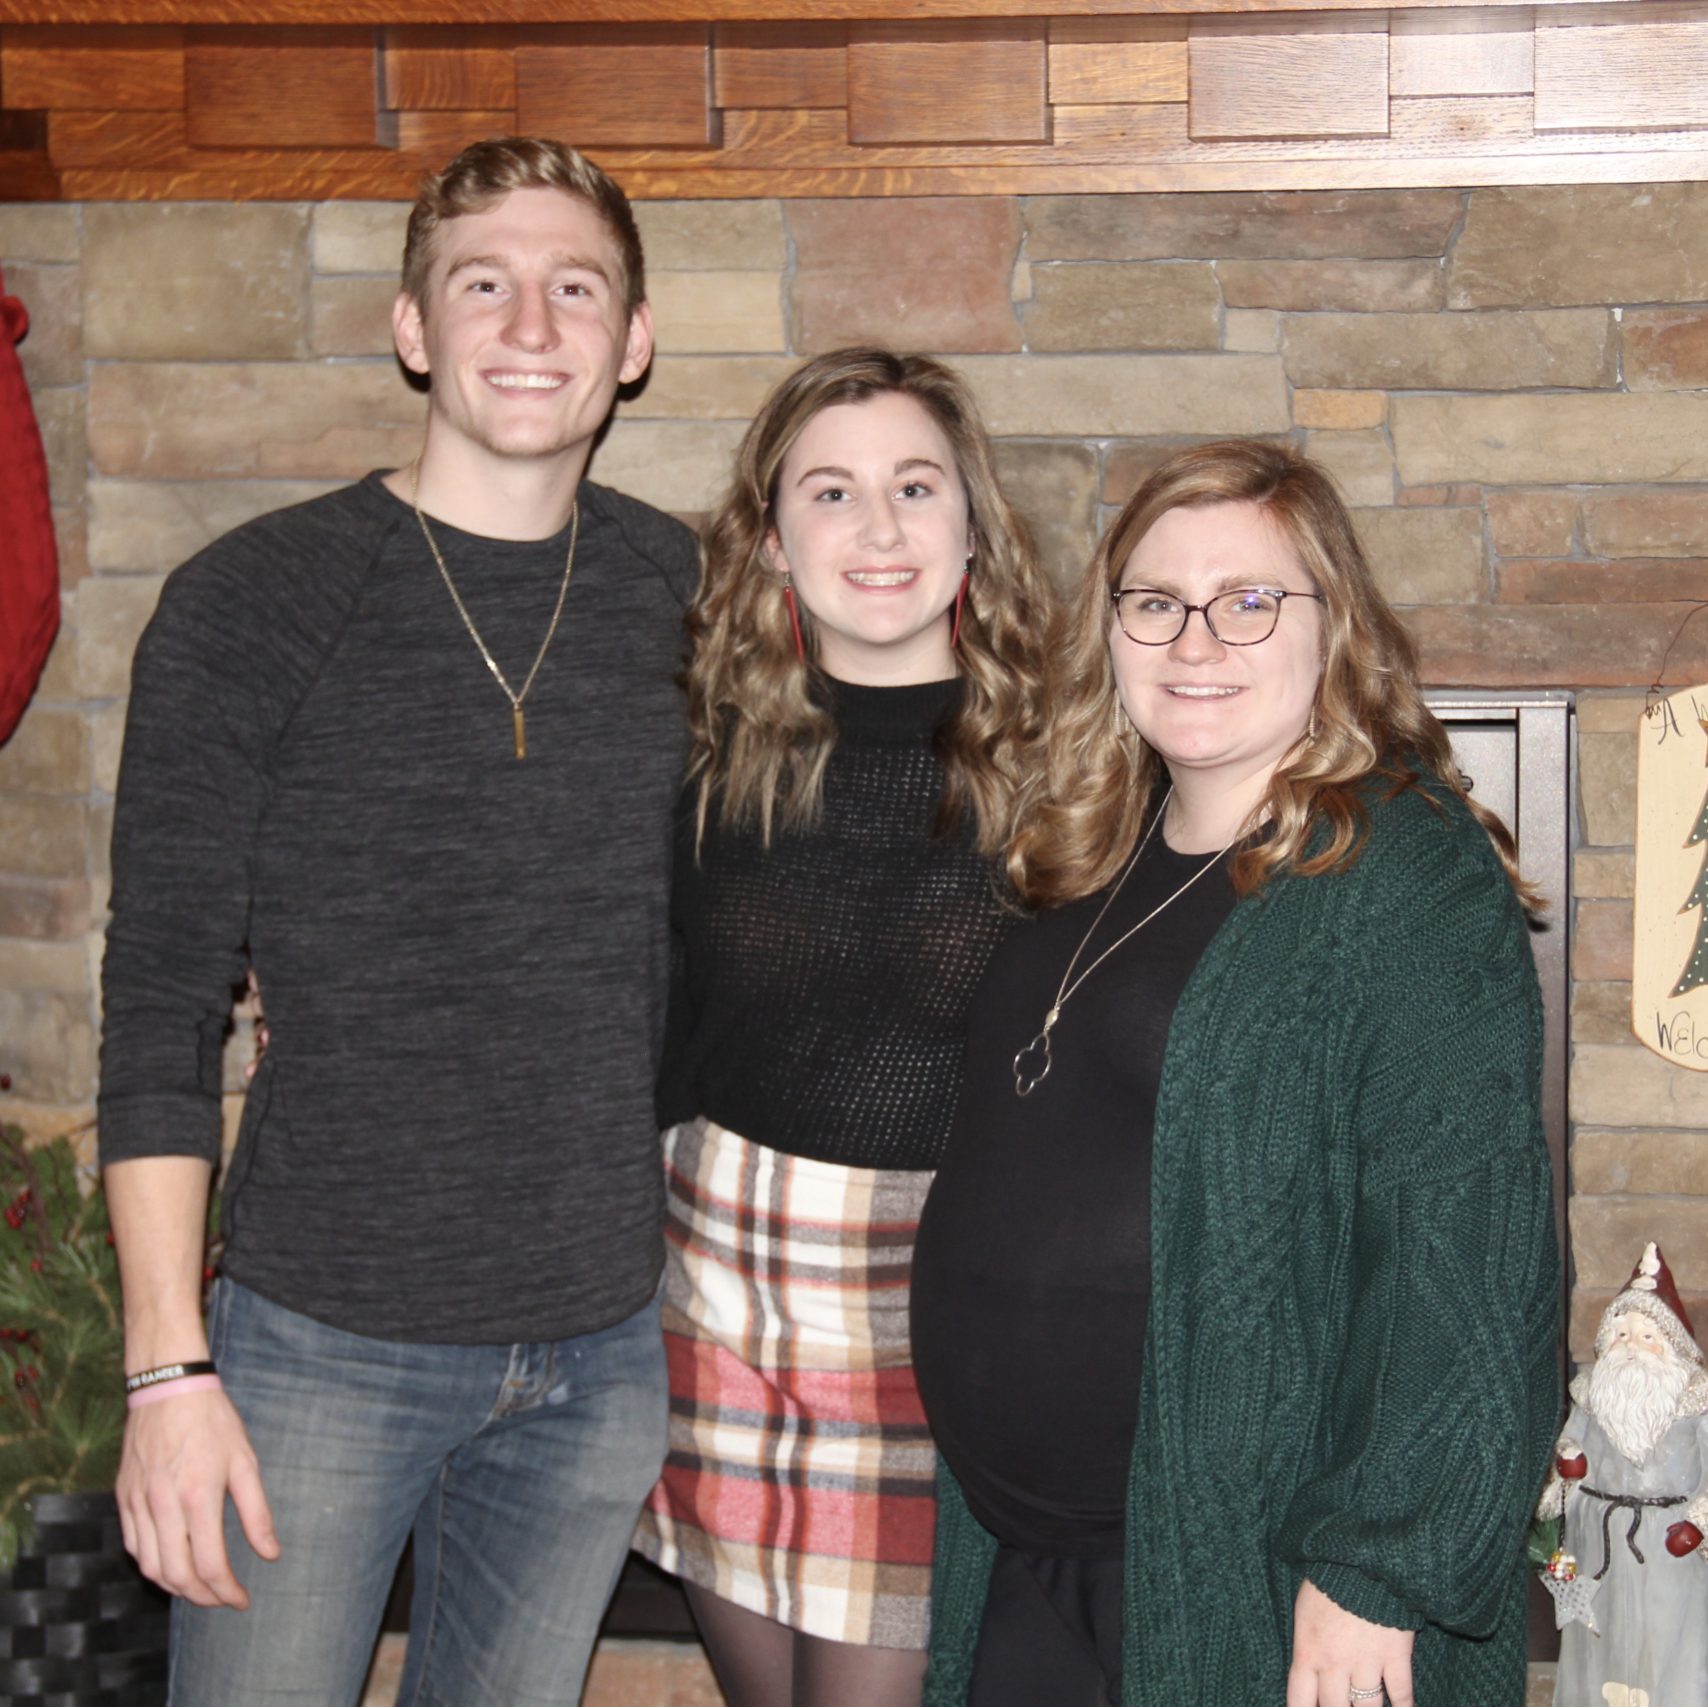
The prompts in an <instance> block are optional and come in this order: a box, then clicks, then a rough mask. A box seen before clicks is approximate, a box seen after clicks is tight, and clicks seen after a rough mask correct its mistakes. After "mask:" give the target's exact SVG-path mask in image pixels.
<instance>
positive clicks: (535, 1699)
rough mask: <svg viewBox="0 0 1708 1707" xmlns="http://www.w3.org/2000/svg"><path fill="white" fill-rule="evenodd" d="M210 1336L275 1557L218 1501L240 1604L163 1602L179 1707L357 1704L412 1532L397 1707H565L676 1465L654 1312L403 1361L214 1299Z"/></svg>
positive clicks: (311, 1325) (219, 1293) (577, 1690)
mask: <svg viewBox="0 0 1708 1707" xmlns="http://www.w3.org/2000/svg"><path fill="white" fill-rule="evenodd" d="M209 1331H210V1337H211V1341H212V1349H213V1356H214V1358H215V1360H216V1361H217V1362H218V1364H219V1370H220V1377H221V1379H222V1380H223V1382H224V1384H225V1388H226V1391H227V1393H228V1394H229V1395H230V1397H231V1400H232V1402H233V1403H234V1404H235V1405H236V1407H237V1410H238V1413H239V1414H240V1415H241V1416H242V1418H243V1421H244V1424H245V1425H246V1426H247V1428H248V1430H249V1437H250V1440H251V1442H252V1444H253V1445H254V1448H255V1452H256V1455H257V1457H258V1458H259V1459H260V1462H261V1479H262V1482H263V1483H264V1485H265V1487H266V1490H267V1498H268V1500H269V1502H270V1503H271V1505H272V1509H273V1517H274V1521H275V1523H276V1525H277V1529H278V1535H279V1545H280V1548H281V1553H280V1557H279V1558H278V1560H277V1561H276V1562H274V1563H271V1564H269V1563H267V1562H266V1561H264V1560H262V1559H261V1558H259V1557H258V1556H257V1555H256V1554H255V1553H254V1552H253V1551H252V1550H251V1549H250V1547H249V1545H248V1543H247V1542H245V1540H244V1539H243V1532H242V1529H241V1527H240V1526H239V1524H238V1521H237V1517H236V1514H235V1512H234V1511H233V1510H232V1508H231V1502H230V1501H229V1500H227V1502H226V1521H225V1543H226V1546H227V1548H228V1549H230V1553H231V1561H232V1566H233V1568H234V1569H235V1571H236V1572H237V1575H238V1578H239V1579H240V1580H241V1581H242V1583H243V1584H244V1586H245V1587H246V1588H247V1589H248V1590H249V1595H250V1606H249V1609H248V1610H247V1611H243V1612H238V1611H234V1610H232V1609H230V1608H226V1607H221V1608H212V1609H210V1608H204V1607H198V1606H192V1605H191V1604H189V1603H188V1602H187V1601H183V1600H180V1601H177V1602H175V1603H174V1606H173V1611H172V1661H171V1692H170V1700H171V1703H172V1707H252V1704H254V1707H258V1704H260V1703H262V1702H265V1703H266V1707H288V1704H300V1707H353V1704H354V1703H355V1702H356V1701H357V1699H358V1697H359V1695H360V1692H361V1686H362V1679H363V1677H364V1675H365V1673H366V1671H367V1667H368V1661H369V1656H370V1655H371V1653H372V1651H373V1646H374V1639H375V1637H376V1635H377V1633H378V1630H379V1622H380V1615H381V1613H382V1612H383V1611H384V1608H385V1601H386V1596H387V1594H388V1593H389V1591H390V1588H391V1582H392V1577H393V1574H394V1572H395V1571H396V1568H397V1561H398V1557H399V1555H400V1554H401V1553H402V1551H403V1545H404V1541H405V1539H406V1538H407V1537H408V1536H409V1534H410V1533H411V1532H412V1531H413V1533H414V1536H415V1598H414V1601H413V1603H412V1604H411V1607H410V1639H409V1651H408V1657H407V1659H406V1661H405V1664H404V1676H403V1687H402V1690H401V1692H400V1693H399V1696H398V1702H399V1707H486V1704H491V1707H532V1704H540V1707H545V1704H548V1703H549V1704H553V1707H556V1704H563V1707H573V1704H574V1703H576V1702H577V1701H579V1700H580V1698H581V1686H582V1680H583V1677H584V1674H585V1672H586V1669H587V1663H588V1659H589V1657H590V1655H591V1653H592V1648H593V1639H594V1636H595V1634H596V1633H597V1631H598V1627H599V1620H600V1618H601V1616H602V1615H603V1613H604V1610H605V1605H606V1602H607V1601H608V1600H609V1599H610V1597H611V1591H612V1589H613V1588H614V1586H615V1584H616V1580H617V1574H618V1572H619V1571H620V1570H621V1568H622V1564H623V1560H624V1557H625V1556H626V1554H627V1551H628V1544H629V1536H630V1533H631V1532H632V1530H633V1528H634V1523H635V1516H636V1513H637V1512H638V1511H639V1509H640V1503H641V1501H642V1500H643V1499H644V1498H645V1497H646V1494H647V1491H648V1489H649V1488H651V1486H652V1484H653V1481H654V1480H655V1478H656V1477H657V1475H658V1471H659V1467H660V1465H661V1464H662V1463H663V1460H664V1449H665V1413H666V1405H667V1398H666V1389H665V1375H664V1351H663V1345H662V1342H661V1339H660V1335H659V1324H658V1302H657V1300H656V1299H655V1300H654V1301H653V1302H652V1303H650V1304H648V1305H647V1306H646V1307H645V1308H644V1309H643V1310H641V1311H639V1312H638V1313H637V1314H635V1315H633V1316H631V1317H630V1318H629V1319H628V1320H627V1321H624V1322H619V1323H618V1324H617V1325H616V1326H615V1327H611V1328H606V1329H604V1330H603V1331H602V1332H600V1333H595V1334H585V1335H582V1336H581V1337H579V1338H576V1339H567V1340H560V1341H557V1342H556V1343H555V1344H533V1345H511V1346H448V1345H412V1344H401V1343H397V1342H394V1341H390V1340H372V1339H366V1338H363V1337H362V1336H360V1335H357V1334H349V1333H344V1332H342V1331H340V1330H339V1329H337V1328H330V1327H327V1326H325V1325H324V1324H323V1323H320V1322H316V1321H313V1320H311V1319H310V1318H309V1317H307V1316H302V1315H298V1314H297V1313H296V1312H295V1311H293V1310H287V1309H284V1308H282V1307H281V1306H280V1305H277V1304H271V1303H269V1302H268V1301H267V1300H266V1299H264V1298H262V1297H260V1296H258V1295H257V1294H256V1293H254V1292H250V1291H248V1290H247V1289H246V1288H244V1287H242V1286H239V1285H237V1284H235V1283H234V1282H232V1281H229V1280H223V1279H222V1280H221V1281H219V1282H218V1283H217V1284H216V1286H215V1289H214V1297H213V1303H212V1307H211V1312H210V1318H209Z"/></svg>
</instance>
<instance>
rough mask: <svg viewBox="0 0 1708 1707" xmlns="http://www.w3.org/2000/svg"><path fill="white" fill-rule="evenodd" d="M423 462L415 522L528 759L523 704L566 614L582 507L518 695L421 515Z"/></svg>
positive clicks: (417, 471)
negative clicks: (553, 600) (553, 603)
mask: <svg viewBox="0 0 1708 1707" xmlns="http://www.w3.org/2000/svg"><path fill="white" fill-rule="evenodd" d="M420 494H421V459H420V458H419V457H417V458H416V459H415V465H414V468H413V470H412V471H411V474H410V479H409V506H410V508H411V509H412V510H414V512H415V519H416V520H417V521H418V522H419V523H420V524H421V533H422V537H423V538H424V539H425V540H426V541H427V549H428V550H429V551H430V552H432V553H433V561H434V562H435V563H437V564H438V565H439V573H440V575H441V576H442V577H443V578H444V582H445V588H446V590H447V591H448V592H449V593H450V595H451V600H452V602H453V603H454V604H455V605H456V607H457V615H458V616H460V617H461V618H462V619H463V627H464V628H466V629H467V630H468V631H469V639H470V640H472V641H473V642H474V643H475V645H476V646H478V647H479V648H480V655H481V657H482V658H484V659H485V660H486V667H487V668H488V669H489V670H490V671H491V672H492V679H493V680H494V681H495V682H497V683H498V685H499V686H500V687H501V688H502V689H503V690H504V697H505V698H506V699H507V700H509V701H510V731H511V734H512V735H513V736H514V737H515V741H516V757H517V758H519V759H525V758H527V756H528V720H527V718H526V717H525V716H523V714H522V701H523V700H525V699H526V698H527V697H528V693H529V690H530V689H532V687H533V685H534V677H535V676H537V675H538V674H539V673H540V665H541V664H543V663H544V662H545V661H546V651H547V649H548V648H549V647H550V646H551V643H552V636H553V635H554V634H556V633H557V624H558V618H559V617H561V616H562V615H563V602H564V600H565V599H567V598H568V597H569V577H570V574H571V572H572V571H573V570H574V568H575V542H576V540H577V539H578V538H579V537H580V534H581V504H580V501H579V500H577V501H576V502H574V503H572V504H571V505H570V508H569V556H568V557H567V558H566V559H565V560H564V565H563V585H562V586H561V587H559V588H558V590H557V605H556V607H555V608H554V609H553V611H552V619H551V621H550V622H549V623H548V624H547V625H546V637H545V639H544V640H542V641H541V642H540V649H539V651H538V652H536V653H535V654H534V667H533V668H532V669H531V670H529V672H528V679H527V680H526V681H525V682H523V684H522V691H521V692H520V693H518V692H517V691H516V690H515V689H514V688H513V687H511V685H510V684H509V682H508V681H506V680H505V679H504V672H503V671H502V670H501V669H499V667H498V660H497V659H496V658H494V657H493V655H492V653H491V652H490V651H488V650H487V645H486V642H485V641H484V640H482V639H481V637H480V630H479V629H478V628H476V627H475V625H474V618H473V617H472V616H470V615H469V613H468V606H467V605H465V604H464V603H463V599H462V594H461V593H459V592H458V591H457V584H456V582H455V581H453V580H452V579H451V572H450V570H449V569H447V568H446V567H445V558H444V555H443V553H442V552H441V551H440V550H439V542H438V541H437V540H436V539H435V538H434V537H433V530H432V529H431V528H430V527H428V525H427V518H426V517H425V516H424V515H422V513H421V503H420Z"/></svg>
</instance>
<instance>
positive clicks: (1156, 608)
mask: <svg viewBox="0 0 1708 1707" xmlns="http://www.w3.org/2000/svg"><path fill="white" fill-rule="evenodd" d="M1321 597H1322V594H1321V593H1295V592H1293V591H1291V590H1290V589H1288V588H1286V587H1234V588H1232V589H1231V590H1229V591H1228V592H1225V593H1217V594H1216V596H1215V597H1214V598H1213V599H1207V600H1206V601H1205V602H1204V603H1203V604H1201V605H1189V604H1187V603H1186V602H1185V600H1184V599H1177V598H1175V597H1174V595H1173V594H1172V593H1160V592H1158V591H1157V589H1156V588H1155V587H1118V588H1117V589H1116V590H1115V591H1114V592H1112V593H1111V594H1110V595H1109V599H1110V602H1111V603H1112V604H1113V605H1114V607H1115V617H1116V620H1117V621H1118V622H1119V623H1120V624H1121V632H1122V633H1123V634H1124V635H1126V637H1127V638H1128V639H1129V640H1136V641H1137V642H1138V643H1139V644H1140V645H1141V646H1166V645H1168V643H1169V642H1170V641H1171V640H1178V639H1179V638H1180V636H1181V635H1183V634H1184V633H1185V632H1186V625H1187V623H1189V622H1190V621H1191V620H1192V613H1193V611H1195V610H1196V611H1202V612H1203V613H1204V626H1205V627H1206V628H1207V629H1209V631H1210V633H1211V635H1212V636H1213V637H1214V638H1215V639H1217V640H1219V641H1220V642H1221V643H1222V644H1223V645H1224V646H1255V645H1257V643H1258V642H1259V641H1260V640H1267V639H1268V638H1269V637H1270V635H1272V634H1273V633H1274V632H1275V625H1276V623H1278V622H1279V621H1280V620H1281V604H1282V601H1283V600H1284V599H1320V598H1321Z"/></svg>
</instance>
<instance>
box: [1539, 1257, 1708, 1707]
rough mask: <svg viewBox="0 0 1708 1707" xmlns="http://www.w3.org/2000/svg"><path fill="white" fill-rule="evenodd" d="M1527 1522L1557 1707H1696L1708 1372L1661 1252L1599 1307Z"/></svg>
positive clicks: (1706, 1664)
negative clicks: (1584, 1363)
mask: <svg viewBox="0 0 1708 1707" xmlns="http://www.w3.org/2000/svg"><path fill="white" fill-rule="evenodd" d="M1571 1390H1572V1409H1571V1415H1570V1416H1569V1417H1568V1418H1567V1419H1566V1427H1565V1432H1564V1433H1563V1434H1562V1435H1561V1436H1560V1440H1559V1444H1558V1446H1557V1447H1556V1448H1555V1459H1554V1468H1553V1471H1552V1473H1551V1474H1550V1475H1549V1477H1548V1483H1547V1486H1546V1487H1545V1488H1544V1489H1543V1491H1542V1501H1541V1504H1540V1506H1539V1507H1538V1508H1537V1515H1538V1516H1539V1517H1542V1518H1551V1517H1562V1518H1563V1523H1562V1534H1561V1544H1560V1551H1559V1552H1558V1553H1557V1554H1556V1555H1555V1557H1554V1559H1553V1560H1552V1561H1550V1564H1549V1567H1548V1569H1546V1570H1545V1571H1544V1572H1543V1577H1542V1580H1543V1582H1544V1584H1545V1585H1546V1586H1547V1588H1548V1592H1549V1593H1550V1594H1552V1595H1553V1597H1554V1602H1555V1614H1556V1618H1557V1621H1558V1623H1559V1625H1560V1631H1561V1634H1560V1669H1559V1679H1558V1682H1557V1683H1556V1685H1555V1689H1554V1703H1555V1707H1708V1549H1705V1548H1704V1546H1703V1532H1704V1531H1705V1530H1708V1367H1705V1365H1704V1362H1703V1356H1702V1348H1701V1347H1700V1346H1699V1345H1698V1344H1697V1343H1696V1337H1695V1334H1694V1331H1693V1330H1692V1328H1691V1326H1690V1318H1689V1317H1688V1316H1687V1315H1686V1314H1685V1311H1684V1305H1683V1303H1682V1301H1681V1300H1680V1298H1679V1296H1678V1289H1677V1288H1676V1287H1675V1286H1674V1285H1673V1279H1672V1273H1671V1271H1670V1270H1669V1269H1668V1268H1667V1265H1666V1262H1665V1260H1664V1259H1663V1258H1662V1256H1661V1253H1660V1251H1659V1249H1658V1248H1657V1247H1656V1246H1655V1245H1652V1244H1651V1245H1649V1246H1647V1247H1646V1248H1645V1250H1644V1251H1643V1256H1642V1260H1641V1261H1640V1262H1639V1263H1638V1264H1637V1267H1636V1270H1635V1271H1634V1272H1633V1274H1632V1276H1631V1278H1630V1279H1629V1280H1628V1281H1627V1282H1626V1283H1625V1285H1624V1287H1623V1288H1622V1289H1621V1291H1620V1292H1619V1295H1618V1296H1617V1297H1616V1298H1615V1299H1614V1300H1613V1302H1612V1303H1611V1304H1609V1305H1608V1307H1607V1312H1606V1314H1605V1315H1603V1316H1602V1318H1601V1326H1600V1328H1599V1329H1598V1330H1597V1332H1596V1336H1595V1363H1594V1365H1593V1366H1592V1367H1591V1368H1590V1370H1589V1371H1588V1372H1587V1373H1585V1374H1580V1375H1579V1376H1578V1377H1577V1379H1576V1380H1575V1381H1573V1382H1572V1389H1571Z"/></svg>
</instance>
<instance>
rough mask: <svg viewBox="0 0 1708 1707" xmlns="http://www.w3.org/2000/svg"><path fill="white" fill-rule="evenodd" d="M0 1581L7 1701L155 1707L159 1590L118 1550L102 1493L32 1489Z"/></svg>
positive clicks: (0, 1696)
mask: <svg viewBox="0 0 1708 1707" xmlns="http://www.w3.org/2000/svg"><path fill="white" fill-rule="evenodd" d="M31 1509H32V1511H33V1512H34V1514H35V1528H36V1532H35V1539H34V1540H33V1541H32V1542H31V1544H30V1545H29V1546H28V1547H27V1548H25V1549H24V1550H23V1551H21V1552H20V1553H19V1555H18V1558H17V1562H16V1563H15V1564H14V1565H13V1567H12V1573H11V1580H10V1582H9V1583H7V1584H6V1585H5V1586H4V1587H0V1701H3V1702H5V1703H7V1704H8V1707H164V1704H165V1701H166V1624H167V1607H168V1605H169V1604H170V1603H169V1600H168V1597H167V1596H166V1595H165V1594H163V1593H162V1592H161V1591H160V1590H159V1589H157V1588H156V1587H155V1586H154V1585H153V1584H152V1583H150V1582H149V1581H148V1580H147V1579H146V1578H145V1577H143V1575H142V1574H141V1572H139V1571H138V1570H137V1568H136V1565H135V1564H134V1563H133V1561H132V1560H131V1557H130V1555H129V1554H128V1553H126V1552H125V1550H124V1543H123V1541H122V1539H121V1538H120V1535H119V1512H118V1506H117V1504H116V1503H115V1501H114V1499H113V1496H112V1495H111V1494H106V1493H101V1494H38V1495H37V1496H36V1498H35V1499H34V1500H33V1501H32V1502H31Z"/></svg>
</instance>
